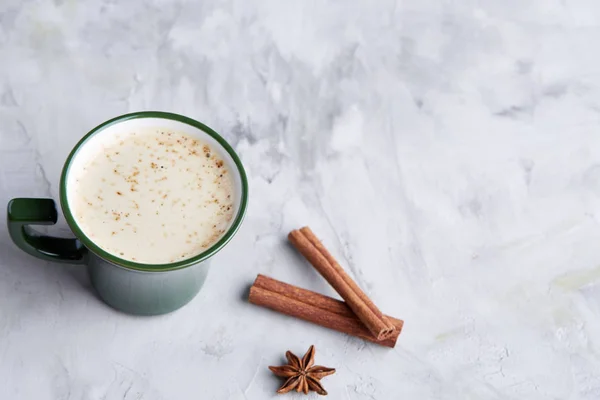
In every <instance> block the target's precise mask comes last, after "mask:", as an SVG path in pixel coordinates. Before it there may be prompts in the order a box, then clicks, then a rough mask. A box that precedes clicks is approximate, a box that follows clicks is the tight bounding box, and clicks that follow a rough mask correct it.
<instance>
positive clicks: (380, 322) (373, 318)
mask: <svg viewBox="0 0 600 400" xmlns="http://www.w3.org/2000/svg"><path fill="white" fill-rule="evenodd" d="M288 239H289V241H290V242H291V243H292V244H293V245H294V247H296V249H297V250H298V251H299V252H300V253H301V254H302V255H303V256H304V257H305V258H306V259H307V260H308V261H309V262H310V263H311V264H312V265H313V267H315V269H316V270H317V271H318V272H319V273H320V274H321V275H322V276H323V278H325V280H327V282H329V284H330V285H331V286H333V288H334V289H335V290H336V291H337V292H338V293H339V295H340V296H341V297H342V298H343V299H344V300H345V301H346V304H347V305H348V307H350V308H351V309H352V311H353V312H354V314H356V316H357V317H358V318H359V319H360V320H361V321H362V322H363V324H364V325H365V326H366V327H367V329H368V330H369V331H370V332H371V334H372V335H373V336H375V337H376V338H377V340H382V339H385V338H386V337H389V336H391V335H392V334H393V333H394V330H395V326H394V325H393V324H392V323H390V321H389V320H388V319H387V318H386V317H385V316H384V315H383V314H382V312H381V311H380V310H379V308H377V306H376V305H375V304H374V303H373V302H372V301H371V299H369V297H368V296H367V295H366V294H365V293H364V292H363V291H362V290H361V289H360V288H359V287H358V285H357V284H356V282H354V280H352V278H350V276H349V275H348V274H347V273H346V271H344V269H343V268H342V267H341V266H340V264H339V263H338V262H337V261H336V260H335V258H334V257H333V256H332V255H331V253H329V251H327V249H326V248H325V246H323V244H322V243H321V242H320V241H319V239H318V238H317V237H316V236H315V234H314V233H313V232H312V231H311V230H310V228H308V227H304V228H301V229H300V230H293V231H292V232H290V234H289V235H288Z"/></svg>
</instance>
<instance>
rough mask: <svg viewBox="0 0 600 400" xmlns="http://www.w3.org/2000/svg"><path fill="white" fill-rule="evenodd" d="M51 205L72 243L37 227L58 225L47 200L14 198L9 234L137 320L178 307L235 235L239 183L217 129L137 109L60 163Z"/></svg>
mask: <svg viewBox="0 0 600 400" xmlns="http://www.w3.org/2000/svg"><path fill="white" fill-rule="evenodd" d="M59 197H60V206H61V209H62V213H63V215H64V218H65V220H66V221H67V224H68V225H69V227H70V228H71V230H72V231H73V236H74V237H72V238H64V237H54V236H52V235H48V234H44V233H42V232H40V231H39V230H37V229H36V225H53V224H55V223H56V222H57V220H58V212H57V209H56V203H55V201H54V200H53V199H44V198H14V199H12V200H11V201H10V202H9V203H8V205H7V222H8V224H7V225H8V231H9V234H10V237H11V239H12V240H13V242H14V243H15V245H17V246H18V247H19V248H21V249H22V250H23V251H25V252H26V253H28V254H31V255H32V256H35V257H37V258H40V259H42V260H45V261H57V262H64V263H70V264H80V265H82V266H85V267H86V269H87V271H88V273H89V277H90V283H91V286H92V287H93V288H94V289H95V292H96V294H97V295H98V296H99V297H100V298H101V299H102V300H103V301H104V302H106V303H107V304H108V305H110V306H112V307H114V308H115V309H118V310H120V311H124V312H127V313H131V314H136V315H158V314H164V313H168V312H171V311H174V310H176V309H178V308H179V307H182V306H183V305H184V304H187V303H188V302H189V301H190V300H191V299H192V298H194V296H195V295H196V294H197V293H198V291H199V290H200V288H201V287H202V285H203V284H204V282H205V280H206V277H207V274H208V271H209V269H210V264H211V263H212V257H213V256H214V255H215V254H217V253H218V252H219V251H220V250H221V249H223V248H224V247H225V246H226V245H227V244H228V243H229V242H230V240H231V239H232V238H233V237H234V236H235V234H236V232H237V231H238V229H239V228H240V226H241V224H242V221H243V219H244V214H245V212H246V207H247V205H248V179H247V177H246V173H245V171H244V167H243V165H242V162H241V160H240V159H239V157H238V156H237V154H236V153H235V150H234V149H233V148H232V147H231V146H230V145H229V144H228V143H227V141H226V140H225V139H224V138H222V137H221V136H220V135H219V134H218V133H217V132H215V131H214V130H212V129H211V128H209V127H208V126H206V125H204V124H203V123H201V122H199V121H196V120H193V119H191V118H188V117H185V116H183V115H178V114H173V113H167V112H160V111H141V112H134V113H131V114H125V115H121V116H119V117H116V118H113V119H111V120H108V121H106V122H104V123H102V124H100V125H98V126H96V127H95V128H94V129H92V130H91V131H89V132H88V133H87V134H86V135H85V136H83V137H82V138H81V140H79V142H78V143H77V144H76V145H75V147H74V148H73V150H72V151H71V152H70V154H69V156H68V157H67V159H66V161H65V164H64V167H63V169H62V174H61V179H60V185H59Z"/></svg>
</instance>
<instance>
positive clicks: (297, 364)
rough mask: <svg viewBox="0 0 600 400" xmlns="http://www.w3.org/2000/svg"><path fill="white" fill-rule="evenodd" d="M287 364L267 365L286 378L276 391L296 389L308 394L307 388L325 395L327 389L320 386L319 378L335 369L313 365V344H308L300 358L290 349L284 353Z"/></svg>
mask: <svg viewBox="0 0 600 400" xmlns="http://www.w3.org/2000/svg"><path fill="white" fill-rule="evenodd" d="M285 357H286V358H287V360H288V364H287V365H283V366H281V367H269V369H270V370H271V371H273V373H274V374H275V375H277V376H280V377H282V378H287V380H286V381H285V383H284V384H283V386H281V387H280V388H279V390H277V393H280V394H283V393H287V392H289V391H291V390H294V389H296V391H297V392H304V394H308V391H309V390H312V391H314V392H317V393H318V394H322V395H326V394H327V391H326V390H325V389H323V386H321V378H323V377H325V376H327V375H331V374H334V373H335V369H333V368H327V367H322V366H320V365H314V366H313V364H314V363H315V346H310V348H309V349H308V351H307V352H306V354H305V355H304V357H302V360H301V359H299V358H298V357H297V356H296V355H295V354H294V353H292V352H291V351H287V352H286V353H285Z"/></svg>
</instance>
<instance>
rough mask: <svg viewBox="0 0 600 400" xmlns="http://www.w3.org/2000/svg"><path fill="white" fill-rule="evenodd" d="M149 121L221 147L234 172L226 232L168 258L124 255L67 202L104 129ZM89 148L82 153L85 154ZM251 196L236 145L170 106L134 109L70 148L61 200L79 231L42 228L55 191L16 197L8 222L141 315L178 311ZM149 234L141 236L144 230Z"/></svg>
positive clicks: (108, 298) (15, 234) (14, 233)
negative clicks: (83, 269) (107, 245)
mask: <svg viewBox="0 0 600 400" xmlns="http://www.w3.org/2000/svg"><path fill="white" fill-rule="evenodd" d="M144 126H146V127H147V126H161V127H166V128H169V129H172V130H174V131H181V132H184V133H186V134H187V135H190V136H193V137H195V138H198V139H200V140H202V141H204V142H205V143H207V144H209V145H210V146H212V147H213V148H216V149H218V151H219V153H220V155H221V157H222V159H223V161H224V162H225V164H227V167H228V170H229V171H230V172H231V174H232V180H233V184H234V190H233V197H234V199H233V207H234V212H233V217H232V219H231V221H230V222H229V225H228V227H227V229H226V230H225V232H224V233H223V234H222V236H221V237H220V238H219V239H218V240H217V241H216V242H215V243H214V244H212V245H211V246H210V247H209V248H207V249H206V250H205V251H203V252H202V253H200V254H197V255H195V256H193V257H190V258H187V259H183V260H180V261H175V262H171V263H167V264H143V263H138V262H133V261H130V260H126V259H122V258H119V257H118V256H116V255H114V254H110V253H108V252H106V251H105V250H103V249H102V248H100V247H99V246H98V245H96V244H95V243H94V241H93V240H92V239H90V237H89V236H88V235H86V234H84V232H83V230H82V229H81V228H80V227H79V226H78V224H77V222H76V219H75V218H74V215H73V213H72V210H71V209H72V207H70V205H69V201H70V200H69V193H70V191H69V187H70V185H71V182H72V180H73V178H72V176H73V175H72V173H73V171H75V170H77V168H81V165H82V161H81V158H82V157H85V154H86V152H89V150H90V148H92V147H93V146H97V145H98V143H99V142H100V141H99V138H101V137H102V136H103V135H111V134H115V132H122V131H124V130H131V129H135V128H137V127H144ZM82 154H83V155H82ZM247 202H248V181H247V178H246V173H245V171H244V167H243V166H242V163H241V161H240V159H239V157H238V156H237V154H236V153H235V151H234V150H233V149H232V147H231V146H230V145H229V144H228V143H227V142H226V141H225V140H224V139H223V138H222V137H221V136H219V135H218V134H217V133H216V132H215V131H213V130H212V129H210V128H209V127H207V126H206V125H204V124H202V123H200V122H198V121H195V120H193V119H191V118H187V117H184V116H181V115H177V114H172V113H165V112H155V111H147V112H136V113H132V114H127V115H122V116H120V117H117V118H114V119H111V120H109V121H107V122H104V123H103V124H101V125H99V126H97V127H96V128H94V129H92V131H90V132H89V133H88V134H87V135H85V136H84V137H83V138H82V139H81V140H80V141H79V143H77V145H76V146H75V148H74V149H73V150H72V151H71V153H70V155H69V157H68V158H67V160H66V162H65V165H64V167H63V170H62V174H61V179H60V205H61V209H62V212H63V215H64V217H65V219H66V221H67V224H68V225H69V227H70V228H71V230H72V231H73V233H74V236H75V237H74V238H72V239H71V238H59V237H52V236H47V235H44V234H41V233H40V232H37V231H36V230H35V228H34V226H35V225H53V224H55V223H56V221H57V217H58V215H57V211H56V206H55V203H54V200H52V199H30V198H16V199H13V200H11V201H10V202H9V204H8V210H7V211H8V218H7V222H8V230H9V233H10V236H11V238H12V240H13V241H14V243H15V244H16V245H17V246H18V247H19V248H21V249H22V250H23V251H25V252H26V253H29V254H31V255H33V256H35V257H38V258H41V259H43V260H46V261H56V262H63V263H71V264H82V265H85V266H87V269H88V272H89V276H90V281H91V283H92V286H93V287H94V289H95V290H96V292H97V293H98V295H99V297H100V298H101V299H102V300H103V301H104V302H105V303H107V304H108V305H110V306H112V307H113V308H115V309H117V310H120V311H123V312H126V313H130V314H136V315H158V314H164V313H168V312H171V311H174V310H176V309H178V308H180V307H182V306H184V305H185V304H186V303H188V302H189V301H190V300H191V299H192V298H194V296H195V295H196V294H197V293H198V291H199V290H200V288H201V287H202V285H203V284H204V281H205V279H206V276H207V273H208V269H209V266H210V262H211V258H212V256H214V255H215V254H216V253H217V252H218V251H219V250H221V249H222V248H223V247H224V246H225V245H226V244H227V243H228V242H229V241H230V240H231V239H232V238H233V236H234V235H235V233H236V232H237V231H238V229H239V228H240V225H241V223H242V220H243V218H244V214H245V212H246V205H247ZM142 240H143V238H142Z"/></svg>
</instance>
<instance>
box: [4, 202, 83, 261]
mask: <svg viewBox="0 0 600 400" xmlns="http://www.w3.org/2000/svg"><path fill="white" fill-rule="evenodd" d="M56 219H57V213H56V206H55V203H54V200H52V199H22V198H21V199H12V200H11V201H10V202H9V203H8V207H7V218H6V220H7V223H8V232H9V233H10V237H11V239H12V240H13V242H15V244H16V245H17V246H18V247H19V248H20V249H21V250H23V251H24V252H26V253H28V254H31V255H32V256H35V257H37V258H41V259H42V260H46V261H57V262H63V263H71V264H84V263H85V261H86V258H87V252H88V250H87V249H86V248H85V247H84V246H83V244H81V242H80V241H79V240H77V239H68V238H59V237H52V236H46V235H42V234H41V233H39V232H37V231H36V230H35V229H33V228H32V227H30V226H29V225H54V224H56Z"/></svg>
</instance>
